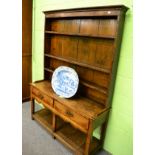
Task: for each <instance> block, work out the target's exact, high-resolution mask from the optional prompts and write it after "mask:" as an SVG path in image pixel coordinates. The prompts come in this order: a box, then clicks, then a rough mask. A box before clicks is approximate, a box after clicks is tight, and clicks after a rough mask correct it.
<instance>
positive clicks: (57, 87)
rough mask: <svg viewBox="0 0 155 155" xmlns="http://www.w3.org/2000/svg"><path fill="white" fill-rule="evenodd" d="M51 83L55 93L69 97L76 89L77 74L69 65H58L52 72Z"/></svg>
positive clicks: (77, 83)
mask: <svg viewBox="0 0 155 155" xmlns="http://www.w3.org/2000/svg"><path fill="white" fill-rule="evenodd" d="M51 85H52V88H53V90H54V92H55V93H56V94H57V95H59V96H60V97H64V98H70V97H72V96H74V95H75V94H76V92H77V90H78V85H79V78H78V74H77V73H76V71H75V70H74V69H72V68H70V67H66V66H60V67H58V68H57V69H56V70H55V71H54V72H53V75H52V80H51Z"/></svg>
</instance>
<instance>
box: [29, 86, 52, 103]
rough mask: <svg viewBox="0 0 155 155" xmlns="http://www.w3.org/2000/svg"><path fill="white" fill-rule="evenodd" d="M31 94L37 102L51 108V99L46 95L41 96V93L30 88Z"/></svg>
mask: <svg viewBox="0 0 155 155" xmlns="http://www.w3.org/2000/svg"><path fill="white" fill-rule="evenodd" d="M32 94H34V95H35V96H36V99H37V100H38V101H39V102H42V101H43V103H45V104H48V105H50V106H53V99H52V98H51V97H48V96H47V95H45V94H43V93H42V92H40V91H39V90H38V89H36V88H32Z"/></svg>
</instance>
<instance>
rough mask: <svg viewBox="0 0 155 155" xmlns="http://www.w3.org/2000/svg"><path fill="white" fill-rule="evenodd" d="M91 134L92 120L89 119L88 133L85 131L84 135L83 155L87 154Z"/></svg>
mask: <svg viewBox="0 0 155 155" xmlns="http://www.w3.org/2000/svg"><path fill="white" fill-rule="evenodd" d="M92 134H93V129H92V122H91V121H90V123H89V129H88V133H87V137H86V144H85V150H84V155H89V150H90V144H91V139H92Z"/></svg>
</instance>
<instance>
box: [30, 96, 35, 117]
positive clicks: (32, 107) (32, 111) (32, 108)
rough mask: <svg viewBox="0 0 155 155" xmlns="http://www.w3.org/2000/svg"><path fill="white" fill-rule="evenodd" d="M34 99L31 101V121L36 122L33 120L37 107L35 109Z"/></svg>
mask: <svg viewBox="0 0 155 155" xmlns="http://www.w3.org/2000/svg"><path fill="white" fill-rule="evenodd" d="M34 106H35V105H34V99H31V119H32V120H34V118H33V114H34V111H35V107H34Z"/></svg>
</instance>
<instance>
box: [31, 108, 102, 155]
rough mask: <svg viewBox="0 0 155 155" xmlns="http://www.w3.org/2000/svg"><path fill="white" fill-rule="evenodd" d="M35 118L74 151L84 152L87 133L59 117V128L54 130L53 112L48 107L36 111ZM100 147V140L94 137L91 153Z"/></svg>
mask: <svg viewBox="0 0 155 155" xmlns="http://www.w3.org/2000/svg"><path fill="white" fill-rule="evenodd" d="M33 118H34V119H35V120H36V121H37V122H39V123H40V124H41V125H42V126H43V127H44V128H45V129H47V130H48V131H49V132H50V133H51V134H52V135H53V136H54V137H56V139H58V140H59V141H61V142H62V143H63V144H65V145H66V146H67V147H69V148H70V149H71V150H72V151H74V152H78V153H79V154H83V151H84V147H85V140H86V135H85V134H84V133H82V132H81V131H79V130H78V129H75V128H74V127H72V126H71V125H70V124H69V123H65V122H64V121H63V120H62V119H60V118H59V117H57V126H58V130H57V131H56V132H53V128H52V113H51V112H50V111H49V110H47V109H42V110H39V111H37V112H35V114H34V115H33ZM100 148H101V146H100V144H99V140H98V139H96V138H95V137H93V138H92V143H91V145H90V154H92V153H94V152H96V151H97V150H98V149H100Z"/></svg>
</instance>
